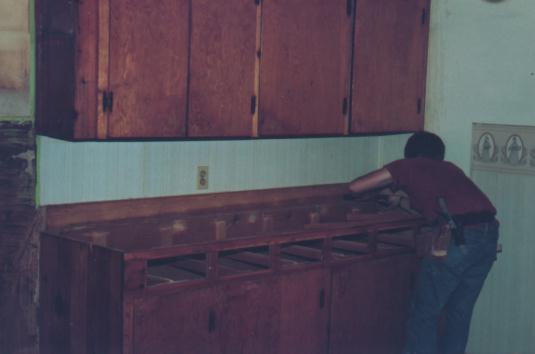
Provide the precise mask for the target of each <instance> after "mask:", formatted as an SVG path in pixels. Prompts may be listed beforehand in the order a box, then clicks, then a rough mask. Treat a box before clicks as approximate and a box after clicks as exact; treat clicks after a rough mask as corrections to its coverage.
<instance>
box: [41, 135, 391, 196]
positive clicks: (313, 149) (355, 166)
mask: <svg viewBox="0 0 535 354" xmlns="http://www.w3.org/2000/svg"><path fill="white" fill-rule="evenodd" d="M385 139H387V140H388V137H387V138H385ZM381 143H382V141H381V139H380V138H377V137H376V138H317V139H280V140H244V141H202V142H192V141H187V142H84V143H69V142H64V141H60V140H54V139H50V138H46V137H41V138H39V149H40V151H39V158H40V163H39V166H40V171H39V177H40V183H41V189H40V191H41V192H40V202H41V204H43V205H46V204H63V203H76V202H88V201H99V200H114V199H128V198H146V197H157V196H168V195H184V194H195V193H201V192H202V193H204V192H210V193H212V192H225V191H238V190H253V189H265V188H277V187H292V186H303V185H315V184H326V183H341V182H348V181H349V180H351V179H352V178H354V177H355V176H357V175H360V174H363V173H366V172H368V171H370V170H372V169H374V168H376V167H377V165H378V163H380V162H379V158H380V157H379V154H378V151H379V144H381ZM388 145H389V146H392V145H393V144H388ZM197 166H208V167H209V174H208V175H209V188H208V189H207V190H203V191H198V190H197V184H196V174H197Z"/></svg>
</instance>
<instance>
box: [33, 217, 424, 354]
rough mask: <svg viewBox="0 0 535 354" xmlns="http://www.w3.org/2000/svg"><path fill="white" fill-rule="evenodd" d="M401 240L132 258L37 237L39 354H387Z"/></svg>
mask: <svg viewBox="0 0 535 354" xmlns="http://www.w3.org/2000/svg"><path fill="white" fill-rule="evenodd" d="M412 230H413V226H412V225H410V224H407V225H401V226H395V227H394V226H388V227H385V230H383V231H381V232H379V233H377V232H376V233H372V232H369V231H367V230H365V229H362V230H360V231H356V230H354V229H348V230H334V231H328V232H326V231H320V232H313V231H307V232H303V233H301V234H297V233H296V234H292V235H290V236H288V235H283V236H277V237H273V238H270V239H267V238H266V239H264V240H262V239H261V240H254V239H250V240H249V239H245V240H233V241H232V242H228V241H227V242H226V243H224V242H220V243H206V244H196V245H193V246H192V245H186V246H175V247H171V246H167V247H161V248H159V249H143V250H142V251H139V252H134V251H131V252H121V251H118V250H117V249H116V248H115V247H117V244H116V243H112V241H113V240H112V239H110V240H109V241H110V242H107V243H106V245H105V246H104V245H96V244H93V243H87V242H81V241H79V240H75V239H74V238H71V239H68V238H65V237H63V236H55V235H48V234H46V233H45V234H43V235H42V237H41V257H40V262H41V268H40V281H41V286H40V297H41V303H40V318H41V323H40V331H41V332H40V336H41V343H40V345H41V348H40V349H41V350H40V352H41V353H42V354H153V353H158V354H346V353H347V354H349V353H352V354H354V353H363V354H376V353H377V354H393V353H398V352H401V350H402V348H403V341H404V333H405V321H406V317H407V311H408V307H409V298H410V292H411V283H412V277H413V274H414V271H415V266H416V264H415V263H416V262H415V261H416V256H415V254H414V252H413V249H412V248H411V247H409V246H404V245H402V244H401V243H400V242H399V241H400V240H401V239H402V236H403V235H409V236H410V235H412V232H413V231H412ZM97 236H98V234H97ZM387 236H388V237H387ZM392 242H397V243H392ZM217 247H219V248H217Z"/></svg>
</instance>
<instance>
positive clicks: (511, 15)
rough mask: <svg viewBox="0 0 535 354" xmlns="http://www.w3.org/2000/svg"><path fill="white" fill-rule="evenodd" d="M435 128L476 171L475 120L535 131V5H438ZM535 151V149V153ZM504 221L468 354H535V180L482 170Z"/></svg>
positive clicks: (479, 176)
mask: <svg viewBox="0 0 535 354" xmlns="http://www.w3.org/2000/svg"><path fill="white" fill-rule="evenodd" d="M431 6H432V9H431V33H430V41H429V42H430V50H429V64H428V84H427V103H426V110H427V111H426V117H427V121H426V127H427V129H428V130H432V131H434V132H436V133H438V134H439V135H441V136H442V137H443V138H444V140H445V143H446V147H447V152H446V158H447V159H448V160H451V161H453V162H454V163H456V164H458V165H459V166H460V167H462V168H463V169H464V170H465V171H466V172H467V173H468V172H469V170H470V159H471V155H472V154H471V138H472V133H471V130H472V123H473V122H485V123H496V124H518V125H535V75H534V73H535V40H534V35H535V1H533V0H501V1H499V0H469V1H468V0H432V5H431ZM528 148H529V149H533V148H535V146H529V147H528ZM472 177H473V179H474V180H475V182H476V183H477V184H478V185H479V186H480V187H481V188H482V189H483V190H484V191H485V192H487V193H488V194H489V196H490V198H491V200H492V201H493V202H494V204H495V205H496V207H497V209H498V218H499V219H500V221H501V225H502V227H501V241H500V242H501V243H502V244H503V245H504V252H503V253H502V254H500V255H499V257H498V261H497V262H496V264H495V266H494V268H493V270H492V271H491V273H490V275H489V279H488V281H487V282H486V284H485V287H484V289H483V292H482V294H481V296H480V299H479V301H478V303H477V304H476V308H475V312H474V317H473V321H472V328H471V335H470V340H469V346H468V349H467V350H468V352H469V353H478V354H479V353H480V354H504V353H511V354H512V353H525V354H528V353H535V336H534V334H535V319H534V318H533V316H532V315H533V311H532V308H533V297H534V294H535V285H533V284H535V283H534V282H533V281H532V280H531V279H532V278H533V276H532V273H533V270H534V269H535V262H534V259H535V258H534V256H533V255H534V252H535V237H534V236H535V235H534V234H533V230H534V228H535V225H534V218H533V200H534V199H533V198H534V193H533V191H534V190H535V184H534V179H533V177H532V176H519V175H514V174H509V175H508V174H502V173H497V172H477V173H474V174H473V175H472Z"/></svg>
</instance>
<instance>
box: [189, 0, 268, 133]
mask: <svg viewBox="0 0 535 354" xmlns="http://www.w3.org/2000/svg"><path fill="white" fill-rule="evenodd" d="M191 4H192V10H191V63H190V84H189V85H190V86H189V112H188V135H189V136H192V137H214V136H221V137H248V136H251V134H252V132H253V114H254V112H252V109H253V108H254V107H253V108H252V104H254V98H253V96H255V63H256V60H257V59H256V58H257V56H256V52H257V49H256V48H257V43H256V41H257V36H256V33H257V8H258V7H257V5H256V4H255V2H254V1H253V0H225V1H209V0H193V1H192V2H191Z"/></svg>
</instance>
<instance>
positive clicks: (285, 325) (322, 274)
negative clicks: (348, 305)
mask: <svg viewBox="0 0 535 354" xmlns="http://www.w3.org/2000/svg"><path fill="white" fill-rule="evenodd" d="M280 282H281V295H280V296H281V307H280V310H279V311H280V316H281V318H280V329H279V341H278V342H279V346H278V348H277V349H276V350H273V352H275V353H278V354H294V353H307V354H323V353H327V340H328V337H327V334H328V333H327V326H328V317H329V307H330V285H331V284H330V272H329V271H326V270H325V269H319V270H310V271H305V272H300V273H293V274H287V275H284V276H282V277H281V278H280Z"/></svg>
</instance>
